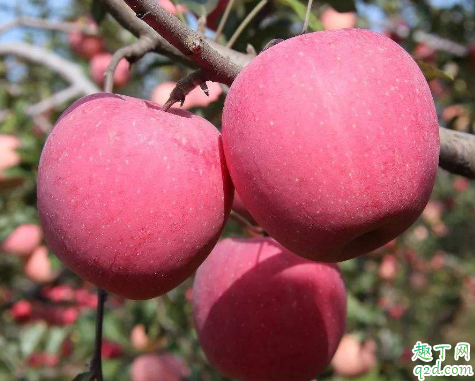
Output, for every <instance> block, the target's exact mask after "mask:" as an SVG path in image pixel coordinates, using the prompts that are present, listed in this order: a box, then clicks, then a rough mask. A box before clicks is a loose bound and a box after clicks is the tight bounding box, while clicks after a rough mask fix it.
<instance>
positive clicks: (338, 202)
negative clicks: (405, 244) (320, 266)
mask: <svg viewBox="0 0 475 381" xmlns="http://www.w3.org/2000/svg"><path fill="white" fill-rule="evenodd" d="M222 134H223V146H224V153H225V156H226V162H227V165H228V168H229V171H230V174H231V178H232V180H233V183H234V185H235V187H236V191H237V192H238V193H239V195H240V196H241V198H242V201H243V202H244V204H245V205H246V207H247V209H248V210H249V212H250V213H251V214H252V216H253V217H254V219H255V220H256V221H257V222H258V224H259V225H260V226H262V227H263V228H264V229H265V230H266V231H267V232H268V233H269V234H270V235H271V236H272V237H273V238H274V239H276V240H277V241H278V242H279V243H280V244H282V245H283V246H285V247H286V248H287V249H289V250H290V251H292V252H293V253H295V254H298V255H300V256H303V257H305V258H308V259H313V260H317V261H323V262H337V261H342V260H346V259H350V258H353V257H357V256H359V255H362V254H365V253H368V252H370V251H372V250H374V249H377V248H378V247H380V246H382V245H384V244H385V243H387V242H389V241H390V240H392V239H393V238H394V237H396V236H398V235H399V234H401V233H402V232H403V231H405V230H406V229H407V228H408V227H409V226H411V225H412V223H413V222H414V221H415V220H416V219H417V217H418V216H419V215H420V213H421V212H422V210H423V209H424V206H425V205H426V203H427V201H428V199H429V196H430V194H431V191H432V188H433V185H434V179H435V175H436V172H437V165H438V159H439V131H438V123H437V115H436V111H435V107H434V102H433V100H432V96H431V93H430V90H429V87H428V86H427V82H426V80H425V78H424V76H423V74H422V73H421V71H420V70H419V68H418V66H417V64H416V63H415V62H414V61H413V60H412V58H411V57H410V56H409V55H408V54H407V52H405V51H404V50H403V49H402V48H401V47H400V46H399V45H397V44H396V43H395V42H393V41H392V40H390V39H389V38H387V37H385V36H384V35H382V34H378V33H375V32H372V31H368V30H362V29H344V30H335V31H325V32H317V33H310V34H305V35H301V36H298V37H294V38H291V39H289V40H287V41H284V42H281V43H280V44H277V45H275V46H273V47H272V48H270V49H268V50H266V51H264V52H262V53H261V54H260V55H259V56H258V57H256V58H255V59H254V60H253V61H252V62H251V63H250V64H249V65H248V66H246V67H245V68H244V70H243V71H241V72H240V73H239V75H238V76H237V78H236V80H235V81H234V83H233V84H232V86H231V88H230V90H229V93H228V96H227V98H226V101H225V105H224V110H223V126H222Z"/></svg>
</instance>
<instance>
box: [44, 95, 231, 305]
mask: <svg viewBox="0 0 475 381" xmlns="http://www.w3.org/2000/svg"><path fill="white" fill-rule="evenodd" d="M232 192H233V187H232V183H231V181H230V179H229V176H228V173H227V169H226V166H225V163H224V158H223V154H222V147H221V135H220V134H219V132H218V130H217V129H216V128H215V127H214V126H213V125H212V124H211V123H209V122H208V121H206V120H205V119H202V118H200V117H197V116H195V115H193V114H190V113H188V112H186V111H182V110H176V109H173V110H172V111H171V112H163V111H160V106H159V105H156V104H154V103H152V102H147V101H144V100H140V99H135V98H130V97H126V96H119V95H114V94H104V93H100V94H95V95H91V96H88V97H84V98H82V99H81V100H79V101H77V102H76V103H74V104H73V105H72V106H71V107H70V108H69V109H68V110H66V111H65V112H64V113H63V115H62V116H61V117H60V119H59V121H58V122H57V124H56V126H55V127H54V129H53V131H52V132H51V134H50V135H49V137H48V139H47V141H46V144H45V147H44V149H43V152H42V155H41V159H40V165H39V173H38V211H39V216H40V219H41V222H42V225H43V228H44V232H45V238H46V241H47V242H48V246H49V247H50V248H51V250H52V251H53V252H54V253H55V254H56V255H57V256H58V257H59V258H60V259H61V260H62V261H63V262H64V263H65V264H66V265H67V266H69V267H70V268H71V269H72V270H73V271H75V272H76V273H77V274H78V275H79V276H81V277H82V278H84V279H85V280H87V281H90V282H92V283H94V284H95V285H97V286H98V287H101V288H104V289H106V290H108V291H110V292H112V293H115V294H117V295H120V296H123V297H127V298H130V299H148V298H153V297H156V296H158V295H161V294H163V293H166V292H168V291H169V290H171V289H173V288H174V287H176V286H178V285H179V284H180V283H181V282H183V281H184V280H185V279H186V278H188V277H189V276H190V275H191V274H192V273H193V272H194V271H195V269H196V268H197V267H198V266H199V265H200V264H201V262H202V261H203V260H204V259H205V258H206V256H207V255H208V253H209V252H210V251H211V249H212V248H213V246H214V245H215V243H216V242H217V240H218V237H219V235H220V233H221V231H222V229H223V226H224V223H225V222H226V219H227V216H228V213H229V210H230V207H231V200H232Z"/></svg>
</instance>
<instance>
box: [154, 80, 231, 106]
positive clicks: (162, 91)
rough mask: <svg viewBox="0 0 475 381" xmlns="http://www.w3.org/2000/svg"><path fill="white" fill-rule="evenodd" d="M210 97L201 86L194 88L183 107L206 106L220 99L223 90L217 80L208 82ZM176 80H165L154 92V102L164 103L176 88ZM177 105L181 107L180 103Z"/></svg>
mask: <svg viewBox="0 0 475 381" xmlns="http://www.w3.org/2000/svg"><path fill="white" fill-rule="evenodd" d="M207 85H208V90H209V97H208V96H207V95H206V94H205V93H204V92H203V90H201V89H200V88H199V87H196V88H194V89H193V90H192V91H191V92H190V93H189V94H188V95H187V96H186V98H185V102H184V103H183V108H184V109H185V110H189V109H191V108H193V107H206V106H208V105H209V104H210V103H212V102H215V101H217V100H218V98H219V96H220V95H221V93H222V92H223V90H222V89H221V86H220V85H219V84H218V83H216V82H207ZM175 86H176V82H163V83H161V84H160V85H158V86H157V87H155V89H154V90H153V92H152V95H151V97H150V99H151V100H152V102H155V103H158V104H159V105H163V104H164V103H165V102H166V101H167V100H168V98H169V97H170V93H171V92H172V90H173V89H174V88H175ZM175 107H177V108H178V107H180V106H179V104H176V105H175Z"/></svg>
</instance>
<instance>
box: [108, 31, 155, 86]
mask: <svg viewBox="0 0 475 381" xmlns="http://www.w3.org/2000/svg"><path fill="white" fill-rule="evenodd" d="M154 46H155V41H154V40H153V38H149V37H148V36H146V35H144V36H142V37H140V38H139V39H138V40H137V41H136V42H134V43H133V44H132V45H129V46H125V47H123V48H121V49H119V50H117V51H116V52H115V53H114V54H113V55H112V58H111V60H110V62H109V66H107V69H106V71H105V72H104V78H105V80H104V91H105V92H108V93H110V92H112V90H113V87H114V73H115V70H116V69H117V65H119V62H120V60H122V59H124V58H126V59H127V60H128V61H129V62H130V63H132V62H135V61H137V60H139V59H140V58H142V57H143V56H144V55H145V54H146V53H148V52H150V51H151V50H153V48H154Z"/></svg>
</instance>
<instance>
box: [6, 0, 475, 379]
mask: <svg viewBox="0 0 475 381" xmlns="http://www.w3.org/2000/svg"><path fill="white" fill-rule="evenodd" d="M221 1H222V0H221ZM181 4H182V7H180V8H179V9H180V11H179V12H178V17H180V18H181V19H182V20H183V21H186V22H188V24H189V25H190V26H191V27H192V28H196V27H197V21H196V17H195V16H194V13H193V12H190V11H188V10H189V9H196V7H198V5H197V4H198V3H193V2H192V0H186V2H183V3H181ZM331 4H332V5H333V6H334V7H336V8H337V9H339V10H343V11H348V10H351V9H352V8H353V7H354V6H355V5H356V13H355V14H353V15H351V14H350V15H349V14H346V15H338V14H336V15H335V14H329V13H327V14H326V16H325V10H326V8H327V7H328V4H327V3H326V2H320V1H315V2H314V4H313V7H312V13H311V17H310V22H309V28H310V30H314V31H316V30H321V29H323V28H324V27H326V28H334V27H338V26H351V24H353V23H356V25H357V26H358V27H361V28H370V29H373V30H376V31H378V32H381V33H386V34H387V35H390V36H391V37H392V38H393V39H394V40H396V41H397V42H398V43H400V44H401V45H402V46H403V47H404V48H405V49H406V50H407V51H409V52H410V53H411V54H412V55H413V57H414V58H416V59H418V60H420V61H422V62H423V63H421V65H422V67H423V69H424V73H425V74H426V77H427V78H428V79H429V80H430V82H429V83H430V87H431V90H432V93H433V96H434V99H435V102H436V106H437V111H438V114H439V121H440V124H441V125H443V126H445V127H449V128H451V129H455V130H459V131H464V132H470V133H473V132H474V129H475V106H474V105H475V103H474V101H475V53H473V50H470V46H471V44H475V34H474V32H475V6H474V3H473V2H471V1H428V0H427V1H425V0H421V1H409V0H407V1H371V0H367V1H360V2H357V3H356V4H354V3H352V2H351V1H345V0H340V1H334V2H331ZM221 5H222V4H221ZM256 5H258V2H257V1H253V0H236V1H235V3H234V6H233V7H232V10H231V13H230V14H229V17H228V20H227V22H226V23H225V25H224V29H223V31H222V35H221V36H220V37H219V41H220V42H221V43H226V42H227V41H230V40H231V39H235V42H234V46H233V48H234V49H236V50H238V51H241V52H246V51H248V52H249V51H251V50H250V49H252V48H249V46H252V47H253V48H254V49H255V50H256V51H257V52H259V51H261V50H262V49H263V48H264V46H265V45H266V43H268V42H269V41H270V40H271V39H272V38H284V39H285V38H288V37H291V36H293V35H295V34H298V33H300V30H301V28H302V20H303V17H304V14H305V8H306V3H303V2H298V0H269V1H267V2H265V3H262V5H259V7H260V8H258V12H257V14H256V15H255V16H254V17H253V18H252V19H251V20H250V22H249V23H248V25H246V26H245V28H244V29H242V32H241V33H240V34H239V35H238V36H237V38H233V35H234V33H235V31H236V30H237V28H238V27H239V25H241V24H242V22H243V20H244V19H245V18H246V16H247V15H248V14H249V13H250V12H251V10H253V9H255V7H256ZM206 7H207V10H208V12H211V11H212V10H213V8H215V7H216V2H213V1H212V0H211V1H210V2H208V3H207V4H206ZM167 9H168V10H171V11H174V10H175V7H174V6H173V4H171V3H170V4H168V8H167ZM104 11H105V8H104V6H103V5H102V3H101V2H100V1H94V2H92V1H79V0H75V1H45V0H28V1H21V2H20V1H16V2H15V1H3V2H0V21H1V25H0V33H1V34H0V55H1V56H2V58H1V61H0V242H3V245H2V248H1V249H0V319H1V320H0V379H1V380H28V381H35V380H71V379H73V378H74V377H75V375H77V374H78V373H80V372H82V371H83V370H84V369H85V364H86V363H87V362H88V361H89V360H90V356H91V353H92V349H93V347H94V326H95V316H96V315H95V307H96V304H97V297H96V294H95V288H94V287H93V286H92V285H91V284H87V283H85V282H84V281H82V280H81V279H79V278H78V277H77V276H76V275H74V274H73V273H71V272H70V271H68V270H67V269H66V268H65V267H64V266H63V265H62V264H61V263H60V262H59V260H58V259H57V258H56V257H55V256H54V254H53V253H52V252H51V251H49V250H48V248H47V247H46V246H45V243H44V241H43V239H42V235H41V232H40V231H39V221H38V216H37V209H36V174H37V165H38V160H39V155H40V152H41V149H42V146H43V144H44V141H45V138H46V136H47V134H48V131H50V130H51V128H52V126H53V125H54V122H55V121H56V119H57V118H58V116H59V115H60V114H61V112H62V111H64V109H65V108H66V107H67V106H68V105H69V104H70V103H71V102H72V101H74V100H75V99H77V98H79V97H80V96H82V95H84V94H85V92H87V91H89V89H91V88H92V91H91V92H94V91H95V90H94V89H95V87H96V86H97V87H101V84H97V85H95V82H94V81H101V79H102V72H101V71H100V69H97V68H95V69H94V65H96V66H100V65H103V64H102V63H101V62H99V61H100V60H101V59H103V60H104V59H105V60H106V61H107V56H105V58H104V57H102V58H101V57H98V54H99V55H100V53H97V52H95V53H97V54H93V56H92V57H87V56H88V55H90V54H89V53H88V54H84V52H81V51H80V48H78V46H77V45H75V42H74V41H73V40H74V38H73V37H72V36H71V33H76V34H78V33H82V31H84V33H85V31H86V30H88V31H89V32H91V33H92V34H93V35H94V36H100V37H94V38H96V39H99V38H100V39H101V42H100V44H101V45H102V50H103V51H105V52H111V53H113V52H115V51H116V50H117V49H119V48H121V47H123V46H126V45H128V44H130V43H131V42H132V41H134V39H135V38H134V37H133V36H132V34H130V33H129V32H128V31H126V30H125V29H124V28H122V27H121V26H119V25H118V24H117V22H116V21H115V20H114V19H113V18H112V17H110V16H109V15H107V14H106V13H105V12H104ZM223 11H224V8H222V9H221V10H220V11H219V12H218V13H219V17H220V16H221V14H222V12H223ZM20 17H29V18H30V19H27V21H28V20H30V22H26V21H25V19H21V18H20ZM219 17H218V18H217V19H218V20H219ZM15 20H16V21H18V20H23V23H21V22H19V23H17V24H14V23H12V21H15ZM32 20H33V21H34V20H36V21H37V22H36V24H35V22H32ZM38 20H39V21H38ZM93 20H95V22H96V23H97V24H99V28H98V29H97V28H96V27H95V24H94V21H93ZM56 21H63V22H64V23H62V24H60V25H58V24H55V22H56ZM214 22H215V24H217V22H216V21H214ZM339 23H342V24H339ZM348 23H350V25H348ZM74 28H76V29H74ZM88 28H89V29H88ZM215 28H216V26H215ZM73 30H74V31H73ZM79 30H80V31H81V32H79ZM206 33H207V35H209V36H210V37H211V38H212V37H213V36H214V33H215V32H214V31H212V30H210V29H207V31H206ZM436 37H437V38H436ZM12 45H13V46H16V47H17V48H15V49H17V50H22V49H23V51H22V52H21V53H15V52H12V48H11V47H12ZM473 46H475V45H473ZM5 47H7V48H5ZM8 47H9V48H8ZM32 47H34V49H33V48H32ZM15 49H13V50H15ZM35 49H37V50H35ZM92 49H93V48H92ZM93 50H94V49H93ZM5 52H6V53H5ZM33 52H37V53H38V55H39V58H38V59H36V60H32V59H31V57H30V55H31V54H32V53H33ZM51 57H59V58H60V59H61V61H60V62H61V63H60V66H61V67H62V68H63V69H64V70H73V69H74V70H76V72H74V70H73V74H72V76H73V77H74V78H75V81H77V82H81V83H79V84H78V85H77V86H79V90H78V89H77V88H75V90H74V91H70V92H69V93H68V92H67V91H66V93H65V91H64V90H65V89H70V88H69V87H68V86H71V85H72V84H71V83H67V82H68V81H65V80H64V78H62V76H61V75H58V73H57V71H55V70H54V69H52V68H51V60H52V58H51ZM94 62H95V64H94ZM67 65H70V66H67ZM91 65H92V72H91ZM105 65H107V62H106V64H105ZM98 70H99V72H97V71H98ZM188 71H189V69H187V68H186V67H185V66H182V65H180V64H177V63H175V62H174V61H173V60H172V59H170V58H167V57H164V56H160V55H158V54H153V53H149V54H147V55H146V56H145V57H144V58H142V59H141V60H139V61H138V62H136V63H134V64H133V65H132V66H131V69H130V71H129V68H128V64H127V63H126V62H123V63H122V64H121V65H119V67H118V69H117V73H116V76H117V78H116V86H115V89H114V91H115V92H118V93H120V94H127V95H132V96H135V97H139V98H143V99H153V100H155V101H157V102H161V103H163V102H165V101H166V99H167V97H168V94H169V93H170V91H171V90H172V88H173V86H172V85H169V84H167V83H168V82H176V81H177V80H179V79H180V78H182V77H183V76H184V75H185V74H186V73H187V72H188ZM77 73H79V74H77ZM74 78H73V79H74ZM73 85H74V84H73ZM117 85H119V86H117ZM81 86H83V88H82V89H81ZM170 86H171V87H170ZM70 90H71V89H70ZM58 92H59V94H60V95H59V97H53V98H52V96H53V94H58ZM200 92H201V90H200V89H199V88H198V89H195V90H194V91H193V93H192V95H193V96H192V95H189V96H188V98H187V101H186V102H185V107H187V108H189V109H191V110H193V112H195V113H197V114H198V115H201V116H204V117H205V118H206V119H208V120H209V121H211V122H212V123H214V124H215V125H216V126H217V127H218V128H219V127H220V119H221V110H222V106H223V101H224V98H225V93H226V88H225V87H220V86H218V85H216V84H213V85H210V92H211V94H210V98H209V99H207V98H206V97H205V96H204V95H203V94H200ZM342 107H344V105H342ZM474 220H475V187H474V185H473V183H472V182H471V181H470V180H467V179H466V178H463V177H460V176H454V175H451V174H448V173H447V172H445V171H444V170H441V169H439V173H438V176H437V180H436V185H435V189H434V192H433V194H432V197H431V200H430V201H429V204H428V205H427V207H426V209H425V211H424V213H423V214H422V216H421V217H420V218H419V219H418V220H417V222H416V223H415V224H414V225H413V226H412V227H411V228H410V229H409V230H408V231H407V232H405V233H404V234H402V235H401V236H399V237H398V238H397V239H396V240H394V241H392V242H390V243H389V244H387V245H386V246H384V247H383V248H381V249H379V250H377V251H376V252H374V253H370V254H367V255H364V256H362V257H359V258H356V259H352V260H349V261H346V262H343V263H341V264H340V269H341V271H342V273H343V276H344V280H345V283H346V286H347V288H348V322H347V333H351V334H353V335H355V337H357V338H358V339H359V340H361V341H364V342H366V343H373V342H374V343H375V344H376V350H374V347H373V350H372V351H371V353H372V354H371V356H370V357H371V361H369V362H368V364H369V365H367V366H366V365H365V366H363V367H362V361H361V359H360V357H359V356H360V353H359V350H360V348H350V347H351V346H349V347H348V349H347V351H348V353H347V361H346V362H347V363H348V364H347V365H348V369H347V373H346V374H345V372H344V371H338V369H337V367H332V366H330V367H329V368H328V369H327V370H326V371H325V373H324V374H322V375H321V376H320V377H319V378H318V379H319V380H344V379H347V378H349V377H347V376H350V377H353V378H354V377H357V379H360V380H368V381H369V380H394V381H395V380H408V379H413V378H414V376H413V375H412V369H413V367H414V363H413V362H412V361H411V357H412V352H411V350H412V348H413V346H414V344H415V343H416V341H422V342H427V343H430V344H432V345H434V344H439V343H449V344H452V346H453V347H454V346H455V344H456V343H457V342H459V341H465V342H469V343H472V344H475V277H473V276H472V274H474V270H475V255H474V254H475V223H474ZM18 228H20V230H18ZM12 233H13V234H15V233H16V237H14V238H15V239H16V241H15V242H13V243H12V242H11V240H12V239H13V238H12ZM252 234H255V233H253V232H252V231H251V230H250V229H248V228H247V227H246V226H243V225H241V224H240V223H238V222H237V221H236V220H233V219H230V220H229V221H228V223H227V225H226V228H225V232H224V233H223V236H224V237H225V236H249V235H252ZM9 239H10V241H9ZM9 242H10V243H9ZM12 245H14V246H15V245H16V246H15V247H14V248H13V249H12ZM12 251H13V252H12ZM14 251H18V252H17V253H14ZM191 285H192V279H188V280H187V281H185V282H184V283H183V284H182V285H181V286H179V287H178V288H177V289H174V290H173V291H171V292H169V293H168V294H166V295H164V296H162V297H160V298H156V299H151V300H148V301H130V300H124V299H121V298H118V297H115V296H113V295H110V296H109V298H108V301H107V305H106V311H105V316H104V340H103V348H102V355H103V367H104V379H106V380H117V381H120V380H131V379H133V380H134V381H140V380H142V379H140V378H137V377H139V376H137V375H134V377H135V379H134V378H132V375H131V373H130V369H131V365H132V363H133V362H134V360H135V359H137V358H139V356H143V355H144V354H148V353H161V354H168V355H173V356H177V357H178V358H179V359H180V360H181V361H182V362H183V364H181V366H180V369H181V373H180V376H181V377H182V379H183V380H205V381H206V380H210V381H211V380H223V379H224V378H223V377H222V376H221V375H219V373H217V372H216V371H215V370H213V369H212V368H211V367H210V365H209V364H208V362H207V361H206V359H205V356H204V354H203V352H202V350H201V349H200V345H199V343H198V341H197V337H196V333H195V331H194V329H193V323H192V316H191V304H190V300H191V298H192V294H191ZM472 357H474V356H473V353H472ZM450 360H452V361H450ZM446 363H447V364H454V363H455V362H454V361H453V350H452V351H451V352H450V353H449V354H448V356H447V360H446ZM471 364H472V365H475V363H474V362H473V361H471ZM175 377H177V376H175ZM176 379H177V378H166V377H165V376H161V378H160V380H159V381H172V380H176ZM178 379H179V377H178ZM440 379H441V380H442V379H444V378H443V377H440ZM447 379H449V378H447ZM452 379H457V377H453V378H452ZM460 379H463V378H460ZM157 380H158V379H157ZM150 381H154V380H152V379H150ZM289 381H290V380H289Z"/></svg>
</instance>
